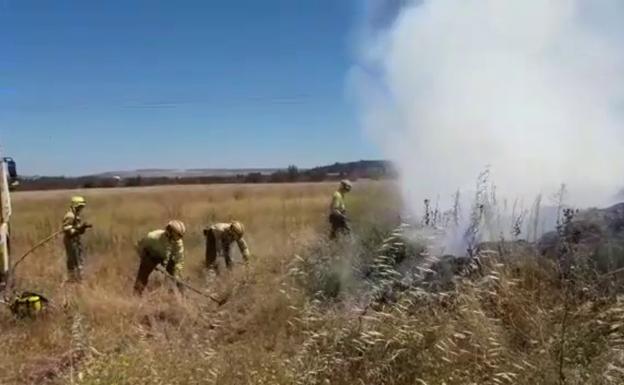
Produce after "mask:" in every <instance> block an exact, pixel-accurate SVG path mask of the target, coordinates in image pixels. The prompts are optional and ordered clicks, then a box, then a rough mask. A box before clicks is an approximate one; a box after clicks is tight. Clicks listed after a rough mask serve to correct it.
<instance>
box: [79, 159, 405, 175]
mask: <svg viewBox="0 0 624 385" xmlns="http://www.w3.org/2000/svg"><path fill="white" fill-rule="evenodd" d="M280 170H284V169H279V168H232V169H226V168H197V169H139V170H128V171H107V172H104V173H100V174H94V175H89V176H88V177H91V178H113V177H120V178H123V179H126V178H136V177H141V178H194V177H232V176H237V175H248V174H260V175H271V174H274V173H276V172H279V171H280ZM298 170H299V172H303V173H312V174H321V173H322V174H328V175H344V176H350V177H367V176H371V175H373V174H375V175H386V174H393V173H394V166H393V165H392V163H391V162H389V161H386V160H359V161H356V162H346V163H338V162H337V163H334V164H331V165H326V166H320V167H314V168H310V169H298Z"/></svg>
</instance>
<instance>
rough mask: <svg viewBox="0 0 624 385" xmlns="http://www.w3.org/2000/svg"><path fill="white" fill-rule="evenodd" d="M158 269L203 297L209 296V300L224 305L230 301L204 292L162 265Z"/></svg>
mask: <svg viewBox="0 0 624 385" xmlns="http://www.w3.org/2000/svg"><path fill="white" fill-rule="evenodd" d="M156 270H158V271H159V272H161V273H162V274H163V275H164V276H165V277H167V278H169V279H171V280H172V281H174V282H175V283H178V284H180V285H182V286H184V287H185V288H187V289H189V290H190V291H193V292H195V293H197V294H199V295H201V296H203V297H206V298H208V299H209V300H211V301H213V302H215V303H216V304H217V305H219V306H222V305H224V304H225V303H226V302H227V301H228V299H229V298H228V297H225V298H222V299H217V298H215V297H213V296H211V295H209V294H206V293H204V292H203V291H201V290H199V289H196V288H194V287H193V286H191V285H189V284H188V283H186V282H184V281H182V280H181V279H180V278H178V277H174V276H173V275H171V274H169V273H168V272H167V271H166V270H165V269H163V268H162V267H161V266H157V267H156Z"/></svg>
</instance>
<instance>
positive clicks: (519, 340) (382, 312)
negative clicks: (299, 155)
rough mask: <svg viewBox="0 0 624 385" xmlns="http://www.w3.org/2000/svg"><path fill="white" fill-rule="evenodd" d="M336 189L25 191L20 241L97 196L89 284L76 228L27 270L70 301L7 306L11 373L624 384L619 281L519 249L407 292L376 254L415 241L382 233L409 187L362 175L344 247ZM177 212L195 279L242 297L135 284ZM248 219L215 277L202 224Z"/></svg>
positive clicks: (28, 279) (159, 283) (0, 379)
mask: <svg viewBox="0 0 624 385" xmlns="http://www.w3.org/2000/svg"><path fill="white" fill-rule="evenodd" d="M335 187H336V186H335V185H334V184H292V185H245V186H238V185H230V186H193V187H162V188H141V189H119V190H89V191H82V192H77V191H71V192H70V191H59V192H45V193H36V192H35V193H18V194H16V195H15V199H14V202H15V221H14V223H13V233H14V236H13V248H14V251H15V254H17V255H19V254H20V253H21V252H23V251H24V250H26V249H27V248H28V247H29V246H30V245H31V244H33V243H35V242H36V241H37V240H39V239H41V238H44V237H46V236H47V235H48V234H50V233H52V232H53V231H55V230H56V229H57V228H58V227H59V225H60V220H61V218H62V216H63V213H64V212H65V210H66V209H67V202H68V199H69V197H70V196H71V195H72V194H75V193H81V194H84V195H85V196H86V198H87V199H88V201H89V206H88V209H87V212H86V217H87V219H88V220H89V221H91V222H93V223H94V225H95V228H94V229H93V230H92V231H90V232H89V233H88V235H87V236H86V238H85V242H86V245H87V259H88V262H87V267H86V280H85V283H84V284H83V285H81V286H77V285H72V284H64V283H63V282H64V280H65V267H64V255H63V250H62V246H61V241H60V239H59V240H57V241H56V242H53V243H51V244H49V245H47V246H46V247H44V248H42V249H41V250H39V251H38V252H37V253H36V254H34V255H32V256H31V257H30V258H29V259H28V260H27V262H26V263H24V264H23V265H22V266H20V267H19V269H18V271H17V276H18V281H17V286H18V288H20V289H29V290H33V291H38V292H41V293H43V294H46V295H48V296H49V297H50V298H51V299H52V300H53V304H54V305H53V307H52V308H51V309H50V311H49V312H48V313H47V314H45V315H44V316H43V317H41V318H39V319H35V320H17V319H14V318H13V317H12V316H11V314H10V313H9V312H8V311H3V312H2V313H0V328H1V329H2V335H1V337H0V338H1V343H2V349H0V384H3V385H4V384H7V385H9V384H48V383H49V384H86V385H95V384H102V385H113V384H115V385H138V384H145V385H147V384H163V385H173V384H179V385H186V384H219V385H221V384H224V385H231V384H298V385H325V384H334V385H352V384H388V385H414V384H418V385H428V384H429V385H434V384H435V385H441V384H447V385H466V384H471V385H472V384H492V385H498V384H514V385H515V384H523V385H534V384H570V385H572V384H574V385H602V384H611V385H621V384H623V383H624V299H622V297H621V296H618V294H617V293H619V292H621V291H620V290H617V287H615V286H613V285H612V287H611V289H615V290H612V291H610V292H605V291H604V290H603V289H604V288H601V287H599V286H596V285H595V284H596V282H595V281H592V280H585V279H584V278H583V277H581V276H578V277H576V278H575V279H573V280H562V279H561V278H560V276H559V274H558V270H557V268H556V265H555V264H554V263H553V261H549V260H546V259H543V258H536V257H535V256H534V255H532V254H531V255H529V254H527V252H526V251H524V252H523V251H521V250H520V251H513V249H510V251H505V252H503V251H499V252H498V253H494V255H493V254H487V255H485V254H484V255H483V257H484V259H483V266H482V271H481V273H480V274H477V275H475V276H470V277H467V278H461V279H458V280H457V281H456V283H455V285H454V287H452V288H451V289H449V290H446V291H443V292H439V291H436V290H433V291H426V290H423V289H422V288H418V287H412V288H408V290H406V288H402V289H401V286H402V284H401V283H400V282H397V281H394V280H393V277H395V276H397V274H396V271H394V270H393V267H392V266H385V267H384V262H383V261H384V259H383V258H377V259H375V258H372V259H371V257H376V256H382V255H381V254H385V255H391V254H392V253H391V252H390V251H388V250H393V249H392V248H393V247H400V242H399V241H398V240H397V239H395V240H392V239H394V238H392V237H390V238H389V239H390V240H389V241H388V240H386V241H384V239H385V238H386V236H387V235H389V234H391V233H392V229H394V228H395V226H396V225H397V223H398V214H399V210H398V208H399V199H398V197H397V195H396V192H395V191H394V187H393V185H392V184H388V183H380V182H360V183H357V184H356V186H355V189H354V192H353V193H352V195H351V196H349V198H348V206H349V209H350V214H351V216H352V219H353V225H354V233H355V235H356V236H355V239H354V241H353V242H343V243H330V242H327V241H326V240H325V235H326V234H327V230H328V229H327V224H326V211H327V205H328V203H329V202H328V200H329V197H330V194H331V193H332V191H333V190H334V188H335ZM170 218H180V219H183V220H184V221H185V222H186V223H187V226H188V229H189V234H188V236H187V237H186V239H185V242H186V246H187V257H186V267H185V270H184V273H183V275H184V276H185V277H186V278H187V279H188V280H189V282H191V283H192V284H194V285H195V286H197V287H200V288H202V289H204V290H207V291H209V292H211V293H212V294H214V295H216V296H220V297H225V296H229V297H228V298H229V301H228V302H227V303H226V304H225V305H223V306H221V307H218V306H216V305H215V304H214V303H212V302H210V301H209V300H207V299H205V298H203V297H201V296H198V295H196V294H194V293H191V292H187V293H186V294H185V295H184V296H180V295H178V294H177V293H176V292H175V291H171V290H170V287H171V285H170V284H169V283H168V282H166V281H165V280H163V279H162V277H159V276H158V275H157V274H156V273H155V274H154V275H153V276H152V278H151V281H150V285H149V286H148V290H147V292H146V295H144V296H143V297H142V298H137V297H135V296H134V295H133V294H132V283H133V279H134V274H135V273H136V269H137V265H138V258H137V256H136V255H135V252H134V244H135V242H136V241H137V240H138V239H139V238H140V237H141V236H142V235H143V234H144V233H146V232H147V231H149V230H151V229H154V228H157V227H160V226H163V225H164V223H166V221H167V220H168V219H170ZM232 218H236V219H238V220H240V221H242V222H243V223H245V225H246V226H247V229H248V236H247V238H248V241H249V244H250V247H251V250H252V253H253V259H252V260H251V263H250V264H249V266H248V267H245V266H243V265H240V264H238V265H237V266H236V268H235V270H234V271H233V272H232V273H230V274H225V275H222V276H220V277H219V278H216V279H215V278H214V277H212V278H210V277H207V275H206V274H205V271H204V268H203V244H202V236H201V230H202V228H203V227H204V226H206V225H207V224H210V223H212V222H215V221H224V220H228V219H232ZM419 231H420V230H419ZM384 245H386V246H384ZM397 245H399V246H397ZM384 247H390V249H384ZM384 250H386V251H384ZM514 253H515V254H514ZM236 256H237V255H236ZM486 257H487V258H486ZM236 260H237V261H240V258H238V256H237V258H236ZM379 261H382V263H380V262H379ZM366 264H368V265H369V266H373V267H375V269H377V270H374V271H375V272H376V273H375V274H376V275H375V274H373V276H372V277H373V278H370V277H369V278H370V279H369V278H367V279H364V278H363V277H364V274H361V270H360V272H359V273H357V274H352V273H351V271H356V270H358V269H360V268H361V267H362V266H364V267H366ZM345 267H346V268H345ZM335 277H339V279H335ZM354 277H356V278H358V279H353V278H354ZM374 277H380V278H374ZM375 279H377V280H375ZM365 281H366V282H367V283H364V282H365ZM371 282H372V283H371ZM613 282H614V285H615V281H613ZM358 285H359V286H358ZM366 285H369V286H366ZM363 287H367V288H368V289H367V290H370V293H374V292H375V290H377V289H378V288H385V289H392V290H390V293H391V297H388V298H386V297H379V298H380V299H383V301H377V302H375V305H374V306H370V307H365V309H366V310H364V309H363V308H362V306H360V305H361V303H359V302H358V301H360V300H361V299H362V298H370V297H366V296H365V295H364V296H363V297H362V295H361V294H362V293H365V294H366V293H369V292H368V291H366V290H362V288H363ZM395 288H399V289H400V290H399V289H397V290H394V289H395ZM358 290H359V291H358ZM318 293H321V294H323V293H324V294H325V295H324V296H321V295H318ZM332 293H334V294H336V293H338V295H333V294H332Z"/></svg>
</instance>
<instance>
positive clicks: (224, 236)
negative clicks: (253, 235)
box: [204, 221, 251, 274]
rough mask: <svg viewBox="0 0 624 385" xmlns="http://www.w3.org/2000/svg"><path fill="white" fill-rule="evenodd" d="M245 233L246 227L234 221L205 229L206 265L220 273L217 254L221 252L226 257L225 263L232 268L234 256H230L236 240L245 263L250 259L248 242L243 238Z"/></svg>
mask: <svg viewBox="0 0 624 385" xmlns="http://www.w3.org/2000/svg"><path fill="white" fill-rule="evenodd" d="M243 235H245V227H244V226H243V224H242V223H240V222H237V221H233V222H230V223H217V224H214V225H212V226H210V227H208V228H206V229H204V236H205V238H206V267H207V268H208V269H213V270H214V271H215V273H217V274H218V273H219V265H218V263H217V255H218V254H221V255H222V256H223V258H224V259H225V265H226V266H227V268H228V269H231V268H232V258H231V256H230V247H231V245H232V243H233V242H236V244H237V245H238V249H239V250H240V253H241V255H242V256H243V260H244V261H245V263H247V262H248V261H249V258H250V256H251V253H250V252H249V247H247V242H245V239H244V238H243Z"/></svg>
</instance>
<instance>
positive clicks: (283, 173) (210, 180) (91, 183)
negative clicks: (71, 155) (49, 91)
mask: <svg viewBox="0 0 624 385" xmlns="http://www.w3.org/2000/svg"><path fill="white" fill-rule="evenodd" d="M396 176H397V173H396V170H395V168H394V167H393V166H392V164H391V163H390V162H388V161H358V162H349V163H334V164H333V165H329V166H323V167H316V168H312V169H307V170H300V169H299V168H298V167H297V166H295V165H290V166H288V167H287V168H285V169H280V170H277V171H275V172H273V173H270V174H267V173H261V172H250V173H246V174H237V175H214V176H176V177H167V176H152V177H147V176H141V175H138V176H133V177H127V178H121V179H120V178H114V177H105V176H98V175H94V176H81V177H65V176H48V177H38V178H28V179H24V180H22V181H21V184H20V188H19V189H20V190H24V191H28V190H63V189H81V188H114V187H142V186H161V185H192V184H230V183H295V182H323V181H335V180H340V179H344V178H350V179H354V180H355V179H375V180H379V179H393V178H395V177H396Z"/></svg>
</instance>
